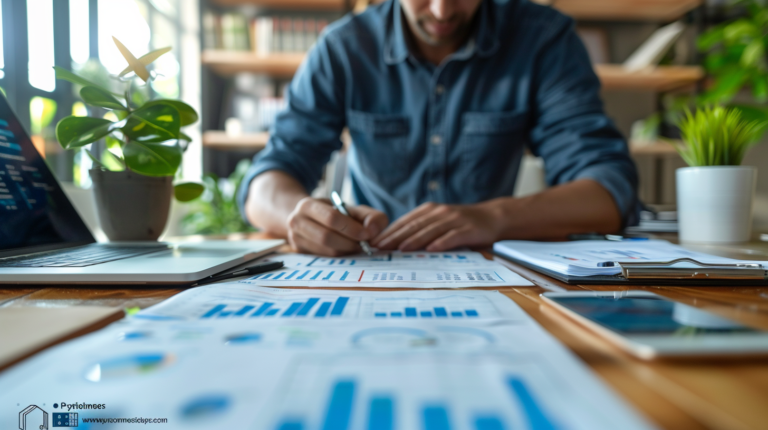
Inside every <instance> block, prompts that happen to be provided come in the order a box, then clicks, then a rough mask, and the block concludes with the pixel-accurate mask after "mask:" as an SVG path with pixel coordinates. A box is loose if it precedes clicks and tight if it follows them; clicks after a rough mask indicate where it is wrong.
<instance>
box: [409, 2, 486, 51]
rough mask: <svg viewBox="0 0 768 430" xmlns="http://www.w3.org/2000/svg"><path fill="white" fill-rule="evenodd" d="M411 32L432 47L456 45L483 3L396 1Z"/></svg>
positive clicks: (462, 37)
mask: <svg viewBox="0 0 768 430" xmlns="http://www.w3.org/2000/svg"><path fill="white" fill-rule="evenodd" d="M399 1H400V5H401V6H402V8H403V13H404V14H405V18H406V19H407V20H408V24H409V26H410V28H411V30H412V31H413V33H414V34H415V35H416V37H418V38H419V39H420V40H421V41H423V42H425V43H427V44H429V45H432V46H443V45H451V44H456V43H458V42H460V41H462V40H463V39H464V37H465V35H466V34H467V32H468V31H469V28H470V26H471V24H472V17H474V15H475V12H476V11H477V8H478V7H479V6H480V2H481V1H482V0H399Z"/></svg>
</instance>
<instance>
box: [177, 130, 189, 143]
mask: <svg viewBox="0 0 768 430" xmlns="http://www.w3.org/2000/svg"><path fill="white" fill-rule="evenodd" d="M179 140H186V141H187V142H192V138H191V137H189V136H187V135H186V134H184V133H181V132H179Z"/></svg>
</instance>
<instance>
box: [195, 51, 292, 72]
mask: <svg viewBox="0 0 768 430" xmlns="http://www.w3.org/2000/svg"><path fill="white" fill-rule="evenodd" d="M304 55H305V54H304V53H280V54H269V55H256V54H254V53H253V52H250V51H221V50H205V51H203V53H202V55H201V57H200V60H201V61H202V63H203V64H204V65H207V66H209V67H210V68H211V69H213V71H215V72H216V73H218V74H220V75H223V76H228V75H233V74H235V73H240V72H251V73H263V74H265V75H270V76H275V77H282V78H290V77H291V76H293V74H294V73H296V69H298V68H299V65H300V64H301V62H302V60H303V59H304Z"/></svg>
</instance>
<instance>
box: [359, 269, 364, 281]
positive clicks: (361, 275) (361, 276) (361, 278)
mask: <svg viewBox="0 0 768 430" xmlns="http://www.w3.org/2000/svg"><path fill="white" fill-rule="evenodd" d="M363 273H365V270H363V271H362V272H360V278H358V280H357V282H360V281H362V280H363Z"/></svg>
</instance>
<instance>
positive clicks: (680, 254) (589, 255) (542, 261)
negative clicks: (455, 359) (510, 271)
mask: <svg viewBox="0 0 768 430" xmlns="http://www.w3.org/2000/svg"><path fill="white" fill-rule="evenodd" d="M493 250H494V251H495V252H496V253H499V254H501V255H505V256H507V257H510V258H513V259H516V260H520V261H525V262H529V263H531V264H534V265H536V266H539V267H542V268H545V269H549V270H552V271H555V272H557V273H561V274H564V275H572V276H595V275H605V276H610V275H617V274H619V273H621V268H620V267H599V265H600V264H602V263H606V262H651V261H661V262H664V261H670V260H674V259H677V258H693V259H695V260H698V261H700V262H702V263H725V264H733V263H759V264H763V263H765V262H764V261H740V260H732V259H730V258H724V257H717V256H714V255H708V254H702V253H700V252H694V251H689V250H687V249H685V248H683V247H680V246H677V245H673V244H671V243H669V242H667V241H665V240H644V241H621V242H619V241H609V240H578V241H573V242H529V241H522V240H505V241H502V242H497V243H495V244H494V245H493ZM675 267H695V266H692V265H686V264H680V265H677V266H675Z"/></svg>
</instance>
